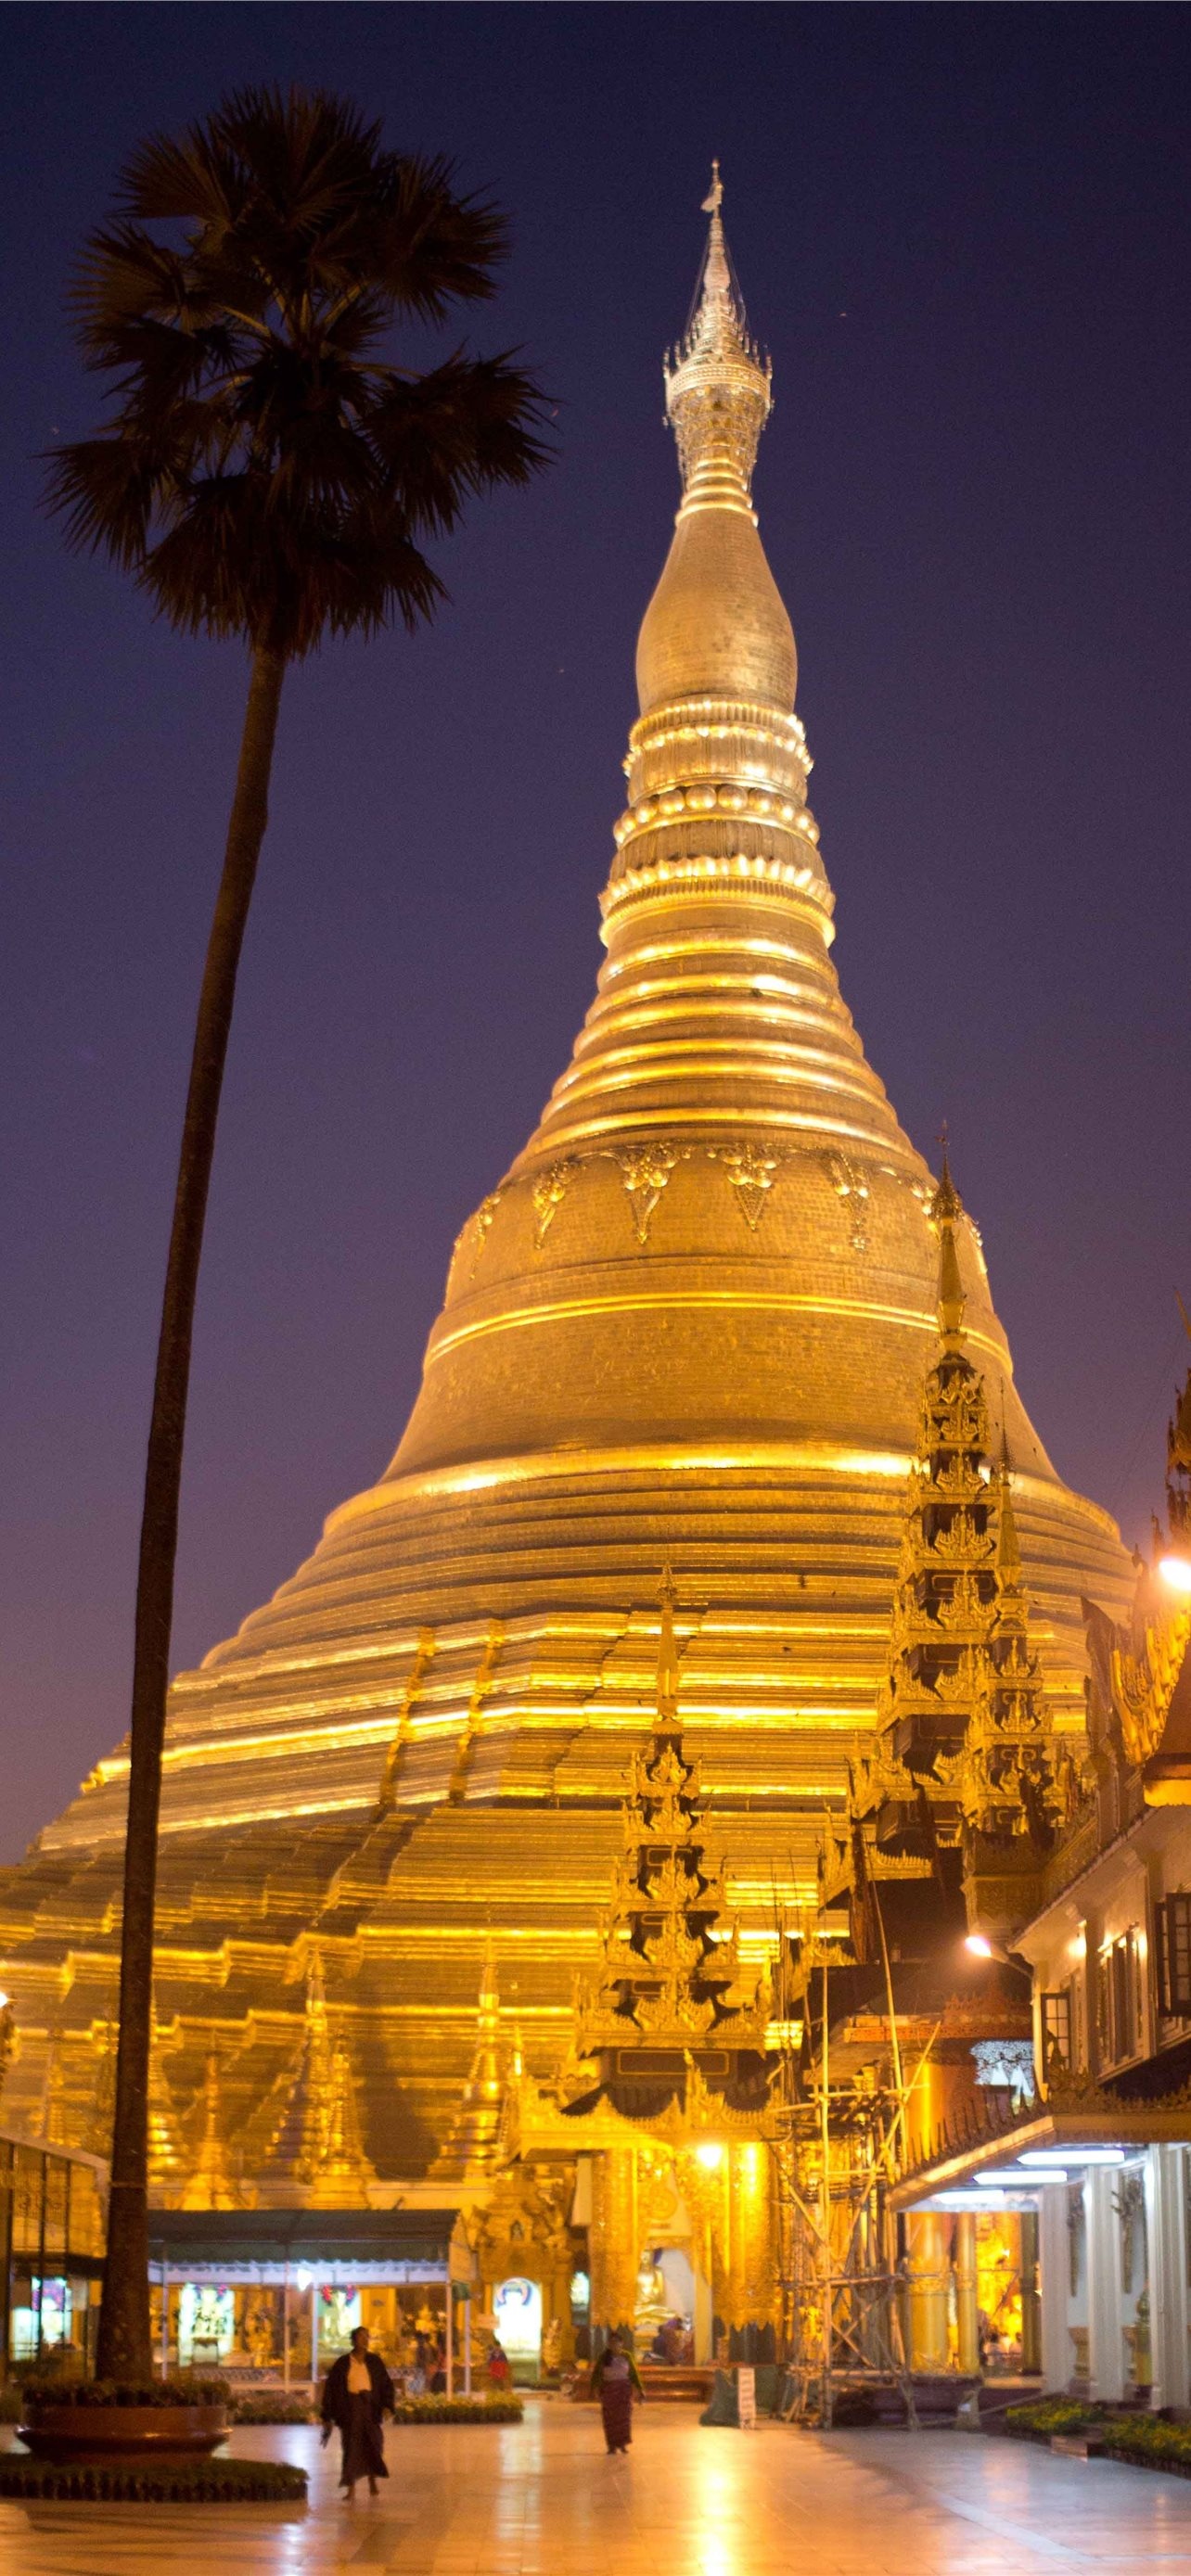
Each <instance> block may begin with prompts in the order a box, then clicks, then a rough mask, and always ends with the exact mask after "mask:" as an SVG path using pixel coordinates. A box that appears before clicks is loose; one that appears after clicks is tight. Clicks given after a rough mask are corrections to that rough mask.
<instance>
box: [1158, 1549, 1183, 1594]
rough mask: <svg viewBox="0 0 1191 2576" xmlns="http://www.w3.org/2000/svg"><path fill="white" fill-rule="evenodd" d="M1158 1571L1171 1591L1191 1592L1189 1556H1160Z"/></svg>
mask: <svg viewBox="0 0 1191 2576" xmlns="http://www.w3.org/2000/svg"><path fill="white" fill-rule="evenodd" d="M1158 1572H1159V1574H1160V1575H1161V1577H1162V1580H1163V1582H1164V1583H1169V1585H1170V1588H1171V1591H1172V1592H1191V1556H1174V1555H1171V1556H1164V1557H1161V1558H1160V1559H1159V1563H1158Z"/></svg>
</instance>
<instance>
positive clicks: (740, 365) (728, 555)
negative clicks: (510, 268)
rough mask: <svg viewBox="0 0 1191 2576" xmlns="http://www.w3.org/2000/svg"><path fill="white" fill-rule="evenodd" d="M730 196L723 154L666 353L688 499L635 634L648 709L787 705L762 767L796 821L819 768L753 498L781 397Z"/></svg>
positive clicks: (641, 692) (640, 686) (670, 414)
mask: <svg viewBox="0 0 1191 2576" xmlns="http://www.w3.org/2000/svg"><path fill="white" fill-rule="evenodd" d="M722 196H723V188H722V186H721V183H720V176H719V164H718V162H717V163H716V165H715V176H714V178H713V180H712V187H711V194H710V196H709V197H708V198H707V199H706V201H705V210H706V211H707V212H708V213H709V214H710V216H711V224H710V227H709V230H708V236H707V248H706V251H705V252H704V255H703V266H702V269H701V270H700V273H699V283H698V286H697V287H696V290H695V304H694V308H693V311H692V315H691V320H690V323H689V326H688V329H687V332H686V336H685V338H684V339H683V340H682V341H681V342H680V343H679V346H678V347H677V348H676V349H674V350H673V351H672V352H671V353H670V354H669V355H668V357H667V358H666V360H665V362H664V369H663V372H664V376H665V384H666V415H667V418H668V420H669V422H670V425H671V427H672V429H673V431H674V435H675V438H676V440H677V442H678V461H679V465H680V467H681V470H682V487H683V489H682V503H681V506H680V509H679V512H678V524H677V526H676V528H675V531H674V541H673V544H672V545H671V548H670V553H669V556H668V558H667V561H666V567H665V570H664V572H663V574H662V577H661V580H660V582H659V583H658V586H657V589H656V590H655V592H654V595H653V598H652V599H651V601H650V603H649V607H648V609H647V610H646V612H645V620H644V624H643V625H642V628H641V634H640V638H639V640H638V644H637V695H638V698H639V699H640V704H641V713H642V716H643V717H648V716H650V715H652V714H653V713H654V712H655V711H656V710H660V709H661V708H663V707H669V706H672V705H673V704H674V701H675V700H676V699H679V700H681V699H691V698H714V699H719V700H727V701H728V702H729V704H731V703H732V702H736V703H737V704H739V703H740V702H741V701H743V702H744V703H745V704H751V705H754V706H757V707H764V708H765V709H766V710H768V711H769V713H770V716H771V718H772V717H774V716H778V715H780V716H781V718H783V719H784V728H782V727H779V728H778V731H777V739H776V741H775V743H774V745H773V749H772V753H771V754H770V755H769V756H767V758H766V760H765V763H764V767H765V770H766V772H768V771H769V770H770V769H771V768H772V770H773V773H774V784H775V785H776V786H778V788H779V790H780V791H781V792H780V794H779V804H785V805H787V806H788V807H789V808H790V815H789V819H790V821H791V822H792V821H793V820H794V809H795V806H796V805H801V804H802V803H803V802H804V800H805V787H806V770H807V766H808V764H807V762H806V758H805V747H804V745H803V742H802V737H801V728H800V727H799V728H798V731H797V733H796V734H791V732H790V727H791V724H792V721H793V719H792V710H793V705H794V688H795V682H796V680H797V677H798V657H797V654H796V652H795V649H794V630H793V627H792V626H791V624H790V619H789V616H788V614H787V611H786V607H785V603H784V601H783V599H782V597H781V594H780V592H779V590H778V587H777V584H776V582H775V581H774V578H773V574H772V573H771V571H770V569H769V566H768V564H767V563H766V560H765V556H764V552H763V550H762V546H761V541H760V538H759V537H758V535H757V522H756V517H755V514H754V511H753V505H752V498H751V494H752V476H753V467H754V465H755V463H756V460H757V447H758V443H759V441H760V437H761V432H762V430H763V429H764V427H765V423H766V421H767V419H768V417H769V412H770V405H771V401H772V397H771V394H770V386H769V379H770V366H769V360H768V358H763V357H762V355H761V352H760V350H759V349H758V348H757V347H756V345H755V343H754V342H753V341H752V340H751V339H750V337H749V329H748V322H747V319H746V316H745V310H744V302H743V299H742V297H741V293H740V289H739V287H738V285H737V283H736V279H735V276H734V273H733V269H732V262H731V259H730V257H729V254H728V246H727V243H726V241H725V239H724V225H723V217H722V215H721V213H720V201H721V199H722ZM768 751H769V747H768V746H767V752H768ZM753 758H754V761H755V758H756V747H755V746H754V749H753ZM754 775H758V776H759V775H760V772H758V771H756V770H754Z"/></svg>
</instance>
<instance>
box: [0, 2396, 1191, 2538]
mask: <svg viewBox="0 0 1191 2576" xmlns="http://www.w3.org/2000/svg"><path fill="white" fill-rule="evenodd" d="M7 2438H11V2437H10V2436H9V2437H7ZM235 2447H236V2449H237V2450H238V2451H240V2452H242V2453H245V2454H246V2453H249V2452H252V2453H255V2454H257V2455H259V2454H261V2453H265V2454H268V2455H271V2456H273V2457H275V2458H277V2457H281V2458H289V2459H298V2460H301V2461H302V2462H303V2464H304V2465H305V2466H306V2467H308V2468H309V2469H310V2470H311V2472H312V2476H311V2488H310V2504H309V2507H308V2508H307V2509H306V2510H305V2511H298V2512H295V2511H292V2510H291V2511H285V2510H281V2509H278V2508H274V2507H271V2506H265V2505H257V2506H232V2505H219V2506H211V2507H207V2508H200V2507H195V2506H187V2507H181V2506H142V2507H139V2508H135V2509H134V2508H132V2507H130V2506H120V2505H108V2506H93V2507H88V2506H85V2505H19V2504H13V2503H10V2502H7V2501H5V2500H3V2499H0V2571H2V2576H174V2571H186V2576H207V2570H211V2571H212V2576H331V2571H333V2570H339V2569H341V2568H349V2567H352V2568H358V2569H360V2570H361V2571H362V2576H383V2571H385V2570H392V2571H394V2576H396V2571H398V2570H400V2571H402V2576H405V2571H410V2576H787V2571H789V2576H944V2571H947V2576H957V2571H962V2576H1018V2571H1021V2576H1025V2571H1031V2576H1033V2571H1046V2576H1064V2571H1065V2570H1069V2571H1071V2576H1075V2571H1076V2570H1083V2571H1085V2576H1141V2571H1142V2570H1143V2569H1144V2570H1147V2571H1149V2570H1152V2571H1155V2576H1168V2571H1169V2576H1173V2571H1175V2570H1186V2571H1187V2576H1191V2481H1186V2482H1184V2481H1183V2480H1181V2479H1177V2478H1169V2477H1159V2476H1155V2475H1153V2474H1151V2473H1150V2472H1148V2471H1146V2470H1141V2469H1127V2468H1120V2467H1117V2466H1115V2465H1113V2464H1111V2463H1108V2462H1105V2461H1090V2462H1084V2461H1076V2460H1060V2459H1054V2458H1052V2457H1051V2456H1050V2454H1049V2453H1047V2452H1043V2451H1039V2450H1033V2449H1029V2448H1027V2447H1025V2446H1023V2445H1019V2444H1017V2443H1010V2442H996V2441H988V2440H985V2439H982V2438H981V2437H979V2436H977V2435H972V2434H962V2433H945V2434H929V2433H925V2434H917V2435H912V2434H904V2433H840V2434H835V2435H832V2436H830V2437H826V2438H824V2437H820V2436H818V2435H815V2434H806V2433H796V2432H792V2431H788V2430H786V2429H785V2428H784V2427H781V2426H775V2425H766V2426H763V2427H762V2428H761V2429H760V2430H759V2431H757V2432H756V2433H735V2432H712V2431H710V2430H708V2431H706V2432H704V2431H702V2430H701V2429H700V2427H699V2425H698V2422H697V2420H696V2417H695V2414H694V2411H693V2410H688V2409H686V2408H681V2409H679V2408H668V2407H667V2408H664V2407H661V2406H655V2407H653V2408H652V2409H648V2410H643V2411H642V2412H641V2413H640V2414H639V2415H638V2417H637V2434H636V2439H635V2442H634V2446H633V2449H632V2452H631V2453H630V2454H629V2456H628V2458H627V2459H618V2460H609V2459H608V2458H607V2457H606V2455H605V2453H604V2451H603V2448H602V2445H601V2442H600V2432H599V2424H598V2419H597V2418H596V2416H595V2414H594V2413H593V2412H592V2411H591V2410H590V2409H588V2408H587V2407H583V2408H571V2407H568V2406H566V2405H564V2404H563V2403H561V2402H558V2401H555V2402H553V2403H551V2402H537V2403H533V2402H531V2404H530V2406H529V2407H528V2408H527V2412H526V2419H525V2422H524V2423H523V2424H520V2425H515V2426H514V2425H508V2426H505V2427H503V2428H501V2429H500V2430H496V2429H492V2430H490V2431H489V2430H471V2429H468V2428H458V2427H451V2426H442V2427H427V2428H426V2429H425V2430H419V2431H417V2432H410V2431H402V2432H393V2431H390V2433H389V2435H388V2456H389V2462H390V2469H391V2475H390V2477H389V2480H388V2483H387V2485H386V2486H385V2487H384V2488H383V2489H382V2491H381V2494H380V2496H378V2498H377V2499H376V2501H375V2502H373V2501H372V2500H371V2499H370V2498H368V2497H367V2495H365V2496H363V2497H362V2498H361V2499H360V2500H359V2501H357V2503H355V2504H354V2505H353V2506H351V2507H350V2508H349V2507H347V2506H345V2505H344V2504H343V2503H342V2502H341V2501H340V2500H339V2499H338V2497H337V2495H336V2491H335V2466H334V2459H333V2455H332V2453H330V2452H320V2451H319V2449H318V2445H317V2435H316V2434H315V2433H314V2432H313V2430H311V2431H307V2430H306V2429H305V2428H304V2427H299V2428H295V2429H292V2430H291V2429H289V2428H286V2429H284V2430H275V2431H268V2432H247V2431H246V2432H242V2433H240V2434H238V2435H237V2436H236V2442H235Z"/></svg>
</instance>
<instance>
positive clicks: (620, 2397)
mask: <svg viewBox="0 0 1191 2576" xmlns="http://www.w3.org/2000/svg"><path fill="white" fill-rule="evenodd" d="M591 2389H592V2395H593V2397H598V2398H599V2401H600V2413H601V2415H602V2416H603V2419H604V2440H605V2442H606V2443H607V2445H608V2455H609V2458H611V2455H612V2453H613V2452H614V2451H627V2449H628V2447H629V2444H630V2442H631V2441H632V2438H633V2405H634V2401H635V2402H636V2404H637V2405H638V2406H639V2405H640V2404H641V2403H642V2400H643V2398H644V2396H645V2391H644V2389H643V2387H642V2385H641V2373H640V2371H639V2370H638V2368H637V2364H636V2362H635V2361H634V2359H633V2356H632V2354H631V2352H629V2351H628V2349H627V2347H626V2345H625V2343H624V2340H623V2338H622V2336H620V2335H619V2334H617V2333H615V2332H614V2333H612V2334H610V2335H609V2337H608V2340H607V2343H606V2344H605V2346H604V2349H603V2351H602V2353H601V2354H600V2356H599V2359H598V2361H597V2362H596V2365H595V2368H594V2370H593V2371H592V2374H591Z"/></svg>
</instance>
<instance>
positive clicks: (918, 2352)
mask: <svg viewBox="0 0 1191 2576" xmlns="http://www.w3.org/2000/svg"><path fill="white" fill-rule="evenodd" d="M906 2237H907V2242H908V2247H909V2264H908V2274H909V2302H908V2304H909V2311H910V2352H909V2361H910V2368H911V2370H927V2371H938V2370H946V2368H947V2364H948V2359H949V2355H948V2350H947V2284H948V2278H949V2272H950V2265H949V2261H948V2251H947V2221H946V2219H945V2218H941V2217H939V2216H937V2215H935V2214H933V2213H931V2212H927V2211H920V2212H916V2213H915V2214H913V2215H912V2216H911V2217H909V2218H908V2219H907V2221H906Z"/></svg>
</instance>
